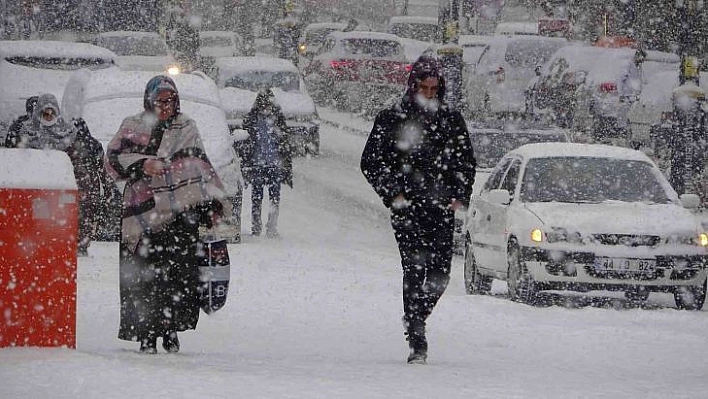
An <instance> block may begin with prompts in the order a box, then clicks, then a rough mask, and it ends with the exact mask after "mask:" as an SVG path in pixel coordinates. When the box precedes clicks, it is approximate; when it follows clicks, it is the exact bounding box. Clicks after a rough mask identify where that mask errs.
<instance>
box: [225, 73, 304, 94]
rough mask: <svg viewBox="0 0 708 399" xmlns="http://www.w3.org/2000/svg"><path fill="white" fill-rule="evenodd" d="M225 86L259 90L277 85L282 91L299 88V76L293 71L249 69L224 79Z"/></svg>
mask: <svg viewBox="0 0 708 399" xmlns="http://www.w3.org/2000/svg"><path fill="white" fill-rule="evenodd" d="M225 86H226V87H235V88H237V89H244V90H250V91H260V90H263V89H267V88H270V87H277V88H279V89H281V90H283V91H297V90H300V76H299V75H298V74H297V73H294V72H270V71H250V72H243V73H240V74H238V75H236V76H234V77H232V78H230V79H229V80H227V81H226V84H225Z"/></svg>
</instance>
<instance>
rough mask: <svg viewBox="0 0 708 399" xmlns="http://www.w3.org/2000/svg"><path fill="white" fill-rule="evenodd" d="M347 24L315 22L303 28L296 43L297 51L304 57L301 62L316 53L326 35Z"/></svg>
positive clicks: (342, 28) (339, 30)
mask: <svg viewBox="0 0 708 399" xmlns="http://www.w3.org/2000/svg"><path fill="white" fill-rule="evenodd" d="M346 27H347V24H345V23H342V22H316V23H312V24H309V25H307V26H306V27H305V29H303V31H302V35H300V39H299V41H298V45H297V51H298V53H300V56H301V57H303V58H304V60H301V62H306V61H309V60H310V59H311V58H312V57H313V56H314V55H315V54H317V53H318V52H319V50H320V47H321V46H322V43H323V42H324V40H325V38H326V37H327V35H329V34H330V33H332V32H341V31H343V30H344V28H346Z"/></svg>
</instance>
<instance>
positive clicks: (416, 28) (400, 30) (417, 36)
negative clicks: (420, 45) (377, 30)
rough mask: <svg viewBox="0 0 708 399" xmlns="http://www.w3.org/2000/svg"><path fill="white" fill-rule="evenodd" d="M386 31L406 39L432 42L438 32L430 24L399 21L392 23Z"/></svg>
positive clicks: (435, 26) (435, 27)
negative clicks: (398, 22)
mask: <svg viewBox="0 0 708 399" xmlns="http://www.w3.org/2000/svg"><path fill="white" fill-rule="evenodd" d="M388 32H389V33H393V34H394V35H396V36H400V37H405V38H408V39H414V40H420V41H424V42H433V41H435V38H436V35H437V33H438V27H437V25H432V24H415V23H410V24H403V23H401V24H394V25H392V26H391V27H390V28H389V30H388Z"/></svg>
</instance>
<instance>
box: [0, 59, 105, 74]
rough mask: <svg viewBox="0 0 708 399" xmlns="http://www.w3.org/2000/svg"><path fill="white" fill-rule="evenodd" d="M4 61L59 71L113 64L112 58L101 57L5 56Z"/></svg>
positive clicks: (96, 67) (103, 66)
mask: <svg viewBox="0 0 708 399" xmlns="http://www.w3.org/2000/svg"><path fill="white" fill-rule="evenodd" d="M5 61H7V62H9V63H11V64H15V65H20V66H24V67H30V68H37V69H53V70H60V71H75V70H78V69H82V68H89V69H101V68H107V67H109V66H111V65H113V61H112V60H105V59H102V58H63V57H7V58H5Z"/></svg>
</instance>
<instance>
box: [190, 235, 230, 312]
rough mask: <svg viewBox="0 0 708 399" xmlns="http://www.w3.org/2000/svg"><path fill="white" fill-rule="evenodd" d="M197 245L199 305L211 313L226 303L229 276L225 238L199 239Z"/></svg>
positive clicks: (228, 260)
mask: <svg viewBox="0 0 708 399" xmlns="http://www.w3.org/2000/svg"><path fill="white" fill-rule="evenodd" d="M197 247H198V248H197V258H198V264H199V280H200V287H199V291H200V305H201V308H202V310H203V311H204V312H205V313H207V314H211V313H214V312H216V311H217V310H219V309H221V308H222V307H224V305H225V304H226V296H227V295H228V293H229V279H230V276H231V261H230V259H229V250H228V248H227V246H226V240H225V239H208V238H206V239H201V240H200V241H199V242H198V243H197Z"/></svg>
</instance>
